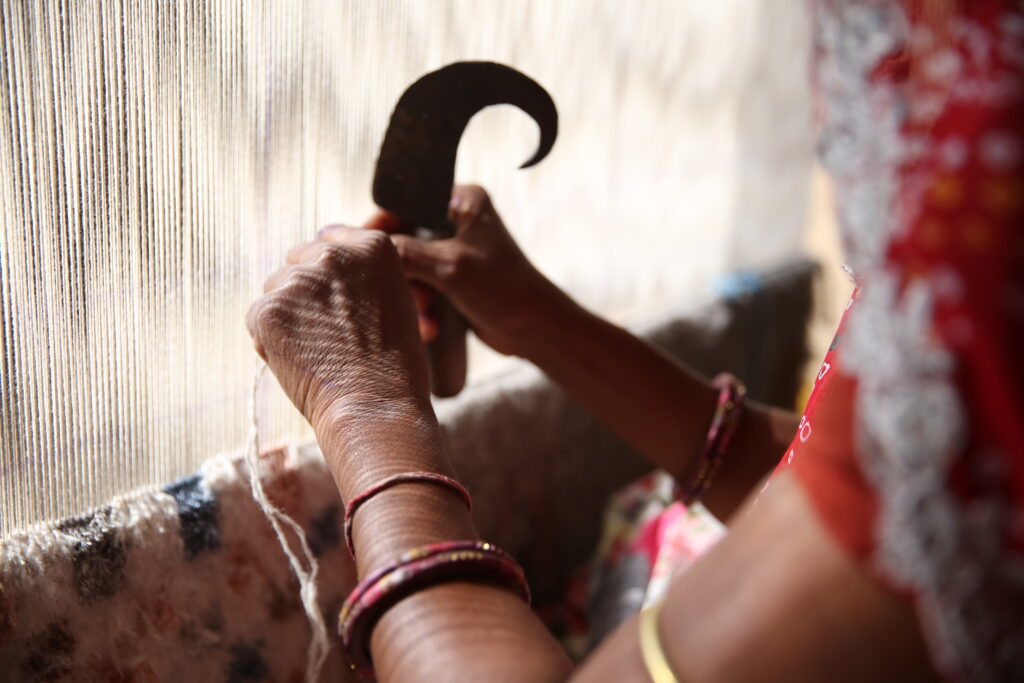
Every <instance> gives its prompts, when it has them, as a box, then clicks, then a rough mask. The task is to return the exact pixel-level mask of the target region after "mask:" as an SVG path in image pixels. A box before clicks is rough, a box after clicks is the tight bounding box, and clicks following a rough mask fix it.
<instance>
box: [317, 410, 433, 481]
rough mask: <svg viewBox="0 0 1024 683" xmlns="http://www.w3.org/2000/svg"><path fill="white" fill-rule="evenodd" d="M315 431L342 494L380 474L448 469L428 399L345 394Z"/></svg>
mask: <svg viewBox="0 0 1024 683" xmlns="http://www.w3.org/2000/svg"><path fill="white" fill-rule="evenodd" d="M314 431H315V432H316V435H317V441H318V442H319V444H320V450H321V452H322V453H323V455H324V458H325V460H326V461H327V465H328V467H329V468H330V469H331V472H332V474H333V475H334V480H335V483H336V484H337V485H338V489H339V491H340V492H341V495H342V497H343V498H345V499H348V498H349V497H351V496H353V495H355V494H356V493H358V491H359V490H361V487H362V488H365V486H366V482H368V481H373V480H376V479H378V478H380V477H383V476H390V475H391V474H397V473H399V472H403V471H410V470H430V471H436V472H439V473H442V474H448V473H449V470H450V469H451V468H450V465H449V464H448V462H447V458H446V457H445V455H444V447H443V442H442V439H441V430H440V427H439V426H438V423H437V418H436V417H435V415H434V411H433V408H432V407H431V406H430V402H429V400H428V399H423V400H416V399H415V398H412V397H409V398H401V399H386V398H380V397H366V396H352V397H346V398H345V399H343V400H339V401H336V402H335V403H333V404H332V405H331V406H330V408H328V409H327V410H325V411H324V412H323V414H322V415H321V416H320V419H319V420H318V421H317V424H316V425H314Z"/></svg>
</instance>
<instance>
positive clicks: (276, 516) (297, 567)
mask: <svg viewBox="0 0 1024 683" xmlns="http://www.w3.org/2000/svg"><path fill="white" fill-rule="evenodd" d="M266 369H267V365H266V363H263V362H261V363H260V365H259V368H257V370H256V374H255V376H254V378H253V383H252V394H251V396H250V406H249V407H250V415H251V419H252V421H251V423H250V431H249V443H248V446H247V447H246V449H245V461H246V464H247V465H248V466H249V486H250V487H251V489H252V497H253V498H254V499H255V500H256V503H257V504H258V505H259V506H260V509H262V510H263V514H265V515H266V516H267V519H268V520H269V521H270V524H271V526H272V527H273V528H274V533H275V534H276V535H277V540H278V542H279V543H280V544H281V549H282V550H284V554H285V555H286V556H287V557H288V563H289V564H290V565H291V568H292V571H294V572H295V576H296V577H297V578H298V580H299V586H300V590H299V597H300V599H301V600H302V606H303V607H304V608H305V610H306V618H307V619H308V620H309V626H310V631H311V634H310V636H311V637H310V641H309V647H308V649H307V650H306V681H307V682H315V681H319V680H320V672H321V670H322V669H323V665H324V661H325V660H326V659H327V652H328V650H329V649H330V647H331V643H330V640H329V638H328V635H327V624H325V623H324V618H323V614H321V612H320V607H319V603H318V600H317V588H316V577H317V572H318V571H319V569H320V566H319V563H318V562H317V559H316V557H315V556H314V555H313V552H312V551H311V550H310V547H309V542H308V541H307V539H306V532H305V531H303V529H302V527H301V526H300V525H299V523H298V522H296V521H295V520H294V519H293V518H292V517H291V516H290V515H288V514H287V513H286V512H284V511H283V510H281V509H280V508H279V507H277V506H276V505H274V504H273V503H272V502H271V501H270V499H269V498H268V497H267V494H266V492H265V491H264V490H263V482H262V480H261V479H260V475H259V452H260V421H259V406H258V402H257V395H258V393H259V387H260V381H261V380H262V379H263V374H264V372H265V371H266ZM284 525H287V526H288V527H289V528H290V529H291V530H292V532H294V534H295V537H296V538H298V539H299V545H300V547H301V549H302V556H303V558H304V559H305V563H303V562H302V561H301V560H300V558H299V557H298V556H297V555H296V554H295V552H294V551H293V550H292V547H291V543H289V541H288V538H287V536H286V535H285V531H284ZM307 566H308V567H309V568H308V569H307V568H306V567H307Z"/></svg>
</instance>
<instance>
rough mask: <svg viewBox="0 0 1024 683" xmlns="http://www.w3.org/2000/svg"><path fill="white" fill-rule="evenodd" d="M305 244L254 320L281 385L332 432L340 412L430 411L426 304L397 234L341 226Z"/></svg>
mask: <svg viewBox="0 0 1024 683" xmlns="http://www.w3.org/2000/svg"><path fill="white" fill-rule="evenodd" d="M332 234H333V235H334V237H333V238H332V239H333V241H332V242H331V243H326V242H309V243H305V244H300V245H299V246H297V247H295V248H294V249H292V250H291V252H290V253H289V255H288V264H289V265H286V266H284V267H283V268H281V269H280V270H278V271H277V272H275V273H274V274H273V275H271V276H270V278H268V279H267V281H266V282H265V283H264V287H263V290H264V295H263V296H262V297H261V298H260V299H258V300H257V301H256V302H255V303H254V304H253V305H252V307H251V308H250V309H249V313H248V315H247V316H246V324H247V325H248V328H249V333H250V334H251V335H252V337H253V341H254V343H255V346H256V350H257V352H258V353H259V354H260V355H261V356H262V357H263V358H264V359H265V360H266V361H267V364H268V365H269V366H270V369H271V370H272V371H273V373H274V375H276V376H277V379H278V381H279V382H280V384H281V387H282V388H283V389H284V391H285V393H286V394H287V395H288V397H289V398H290V399H291V400H292V402H293V403H294V404H295V406H296V407H297V408H298V409H299V410H300V411H301V412H302V414H303V415H304V416H305V418H306V419H307V420H308V421H309V422H310V424H311V425H312V426H313V428H314V430H316V432H317V435H318V436H321V437H322V436H323V432H324V430H329V429H331V428H332V426H333V425H334V424H335V423H336V421H337V418H338V417H339V416H340V415H348V416H351V415H353V414H356V415H366V414H367V413H374V412H378V411H379V412H383V413H393V412H395V411H396V410H398V411H403V412H405V413H406V414H408V413H409V411H411V414H412V416H416V415H417V414H424V413H423V411H424V410H426V411H429V410H430V399H429V389H428V375H427V373H428V370H427V359H426V354H425V351H424V347H423V344H422V343H421V342H420V338H419V332H418V328H417V320H416V310H415V307H414V305H413V301H412V296H411V294H410V292H409V287H408V285H407V284H406V280H405V276H404V274H403V273H402V267H401V264H400V262H399V258H398V253H397V252H396V251H395V247H394V246H393V245H392V244H391V241H390V240H389V239H388V237H387V235H385V234H384V233H382V232H377V231H367V230H361V229H356V228H341V229H336V230H334V231H333V232H332Z"/></svg>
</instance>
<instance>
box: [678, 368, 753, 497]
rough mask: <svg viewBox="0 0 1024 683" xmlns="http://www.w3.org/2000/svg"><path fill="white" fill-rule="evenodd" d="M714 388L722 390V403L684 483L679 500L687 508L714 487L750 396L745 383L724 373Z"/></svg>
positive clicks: (716, 408)
mask: <svg viewBox="0 0 1024 683" xmlns="http://www.w3.org/2000/svg"><path fill="white" fill-rule="evenodd" d="M711 386H713V387H715V388H717V389H718V403H717V405H716V406H715V415H714V417H712V418H711V426H710V427H709V428H708V435H707V438H706V439H705V440H704V445H703V446H702V447H701V450H700V453H698V455H697V457H696V458H695V459H694V461H693V462H692V463H691V464H690V467H689V469H688V470H687V473H686V476H685V477H684V478H683V480H682V485H681V487H680V488H681V494H680V496H679V498H680V500H682V502H683V504H684V505H692V504H693V503H696V502H697V501H698V500H700V497H701V496H702V495H704V492H705V491H707V490H708V488H709V487H710V486H711V482H712V480H714V478H715V475H716V474H717V473H718V469H719V468H720V467H721V466H722V461H723V460H725V453H726V451H728V450H729V444H730V443H731V442H732V437H733V435H734V434H735V433H736V427H737V425H738V424H739V421H740V415H741V414H742V413H743V401H744V399H745V398H746V395H747V388H746V387H745V386H743V382H741V381H739V380H738V379H736V378H735V377H734V376H732V375H730V374H729V373H727V372H723V373H721V374H719V375H717V376H716V377H715V378H714V379H713V380H711Z"/></svg>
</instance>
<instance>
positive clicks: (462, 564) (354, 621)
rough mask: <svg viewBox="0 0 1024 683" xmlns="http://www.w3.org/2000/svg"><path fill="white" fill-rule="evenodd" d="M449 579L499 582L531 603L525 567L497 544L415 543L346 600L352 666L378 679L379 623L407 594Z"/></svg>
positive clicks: (341, 619) (345, 634)
mask: <svg viewBox="0 0 1024 683" xmlns="http://www.w3.org/2000/svg"><path fill="white" fill-rule="evenodd" d="M444 581H493V582H496V583H498V584H499V585H501V586H503V587H505V588H508V589H509V590H511V591H513V592H515V593H517V594H518V595H519V596H520V597H521V598H522V599H523V600H524V601H526V603H527V604H529V602H530V588H529V585H528V584H527V583H526V576H525V574H524V573H523V569H522V567H520V566H519V564H518V563H516V561H515V560H514V559H512V556H511V555H509V554H508V553H506V552H505V551H504V550H502V549H501V548H499V547H497V546H495V545H492V544H490V543H485V542H483V541H447V542H444V543H434V544H431V545H425V546H421V547H419V548H415V549H413V550H410V551H408V552H406V553H403V554H402V555H401V556H400V557H399V558H398V559H397V560H395V561H394V562H392V563H391V564H389V565H387V566H386V567H383V568H381V569H378V570H377V571H375V572H373V573H372V574H370V575H369V576H368V577H366V578H365V579H363V580H362V581H361V582H360V583H359V585H358V586H356V587H355V589H354V590H353V591H352V592H351V593H350V594H349V596H348V598H347V599H346V600H345V604H344V605H343V606H342V608H341V613H340V614H339V615H338V633H339V634H340V635H341V641H342V644H343V645H344V648H345V653H346V654H347V656H348V660H349V665H350V666H351V667H352V669H353V670H355V671H356V672H357V673H359V675H361V676H364V677H366V678H374V674H373V660H372V657H371V655H370V636H371V634H372V633H373V627H374V626H375V625H376V624H377V622H378V621H379V620H380V618H381V616H382V615H383V614H384V613H385V612H386V611H387V610H388V609H390V608H391V607H393V606H394V605H395V604H397V603H398V602H399V601H401V600H402V599H403V598H406V597H408V596H409V595H411V594H413V593H415V592H416V591H417V590H419V589H422V588H425V587H427V586H430V585H433V584H437V583H441V582H444Z"/></svg>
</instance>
